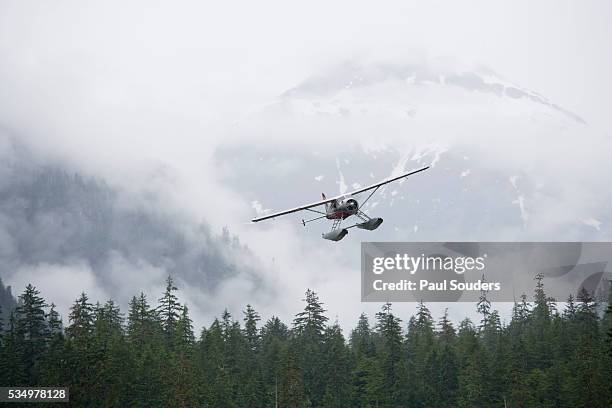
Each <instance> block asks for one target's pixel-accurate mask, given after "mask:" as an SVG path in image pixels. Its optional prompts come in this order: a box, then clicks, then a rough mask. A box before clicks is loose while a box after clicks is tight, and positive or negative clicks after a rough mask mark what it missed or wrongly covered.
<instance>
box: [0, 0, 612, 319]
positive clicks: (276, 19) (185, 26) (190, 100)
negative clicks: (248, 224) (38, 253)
mask: <svg viewBox="0 0 612 408" xmlns="http://www.w3.org/2000/svg"><path fill="white" fill-rule="evenodd" d="M611 23H612V4H611V3H610V2H609V1H605V0H601V1H580V2H577V1H559V0H556V1H553V0H550V1H538V2H534V1H505V2H491V1H453V2H448V1H428V2H422V1H398V2H384V4H373V3H372V2H355V1H335V2H324V1H313V2H308V3H291V2H282V1H277V2H269V1H258V2H225V3H220V2H200V1H193V2H187V1H167V2H162V1H156V2H153V1H141V2H139V1H132V2H120V1H116V2H115V1H104V2H97V3H94V2H83V1H54V2H44V1H23V0H21V1H8V0H0V61H1V62H0V89H2V92H0V127H2V128H3V129H6V130H7V131H9V132H10V133H11V134H13V135H16V136H17V137H18V138H20V139H21V140H23V141H24V142H26V143H27V144H29V145H30V146H32V147H33V148H34V149H35V150H36V151H37V152H38V153H39V154H40V155H41V156H44V157H52V158H54V159H55V160H60V161H63V162H66V163H69V164H70V165H71V166H74V167H76V168H78V169H80V170H81V171H83V172H84V173H87V174H91V175H96V176H100V177H104V178H106V179H107V180H109V181H110V182H111V183H115V185H118V186H121V187H122V188H125V189H127V190H136V191H137V190H139V189H142V188H144V187H145V186H144V185H145V184H146V182H147V179H148V178H147V177H148V176H147V169H150V167H151V166H152V165H159V164H163V165H167V166H169V168H171V169H172V171H173V172H175V173H174V174H176V180H177V181H176V183H177V185H176V186H174V188H173V192H174V193H175V194H173V195H172V196H171V197H168V198H167V201H168V203H167V204H168V205H169V206H172V207H173V208H180V209H181V210H183V211H184V212H185V213H186V214H189V215H190V216H192V217H193V218H194V219H197V220H202V219H203V220H205V221H206V222H207V223H209V224H210V225H211V227H212V228H213V229H215V230H219V229H220V228H221V227H223V226H224V225H228V222H227V218H228V217H230V215H231V214H240V215H241V217H242V216H244V218H245V219H248V217H249V216H250V215H252V214H250V213H248V212H247V210H250V203H249V202H247V201H246V200H245V197H243V196H241V194H240V192H239V191H235V190H233V189H231V188H227V186H223V185H220V184H219V177H218V176H219V175H218V169H217V168H216V166H215V163H214V161H213V160H212V156H213V155H214V153H215V150H216V148H217V147H218V145H219V143H221V142H222V141H223V140H225V138H226V137H227V134H228V129H231V128H232V126H233V124H234V123H235V122H236V121H238V120H240V119H241V118H243V117H244V116H246V115H248V114H249V113H250V112H253V111H256V110H258V109H260V108H261V107H262V106H264V105H266V104H268V103H270V102H271V101H273V100H274V98H276V97H277V96H278V95H280V94H281V93H283V92H284V91H286V90H287V89H289V88H291V87H293V86H295V85H296V84H298V83H300V82H301V81H303V80H304V79H306V78H308V77H309V76H311V75H312V74H313V73H316V72H319V71H321V70H325V69H326V68H328V67H330V66H333V65H335V64H338V63H339V62H341V61H343V60H346V59H352V58H366V59H367V58H372V59H377V58H380V59H385V60H389V59H391V60H393V59H402V58H404V57H403V56H405V55H423V56H425V57H427V58H429V57H431V58H434V57H439V56H443V57H444V56H450V57H454V58H459V59H460V60H461V61H464V62H466V63H469V64H482V65H485V66H487V67H490V68H492V69H494V70H495V71H496V72H498V73H499V74H501V75H502V76H504V77H505V78H507V79H508V80H511V81H512V82H514V83H517V84H520V85H521V86H523V87H525V88H528V89H530V90H533V91H535V92H538V93H540V94H542V95H545V96H546V97H547V98H548V99H550V100H551V101H553V102H554V103H556V104H558V105H560V106H562V107H563V108H565V109H568V110H570V111H572V112H575V113H576V114H578V115H579V116H581V117H582V118H584V119H585V120H586V122H587V123H588V126H589V128H590V129H591V130H592V131H594V132H599V133H601V134H604V135H607V136H609V135H610V130H611V129H612V116H611V115H610V114H609V112H610V108H609V107H610V106H612V80H611V79H610V72H612V48H611V47H610V44H609V39H610V38H612V24H611ZM241 135H242V137H244V143H245V144H246V146H249V144H250V143H252V144H253V145H257V144H258V143H259V142H260V141H259V140H257V139H256V138H252V137H251V136H252V135H249V134H248V132H245V133H241ZM257 137H260V138H263V137H265V136H264V135H262V134H261V133H258V134H257ZM213 190H214V191H215V194H214V198H213V199H211V198H210V197H211V194H210V192H211V191H213ZM296 204H297V203H296ZM212 214H215V215H214V216H213V215H212ZM283 225H284V224H281V225H280V226H279V231H276V232H275V233H277V234H282V236H284V237H286V240H285V242H283V243H282V245H280V247H277V248H276V249H275V253H277V254H281V255H280V256H277V259H276V260H275V262H277V263H282V262H285V264H284V265H283V266H285V267H288V266H289V265H291V264H292V262H295V259H293V260H292V259H291V256H292V255H291V254H293V253H294V252H293V251H295V248H296V247H300V248H301V251H305V252H304V253H306V254H307V252H306V249H305V248H307V249H308V250H312V249H313V248H312V247H311V246H308V245H310V244H308V245H307V246H306V247H304V246H303V245H304V244H303V243H302V242H301V241H300V237H299V236H298V237H295V236H294V235H295V234H294V231H293V230H287V231H283V228H285V227H284V226H283ZM237 228H238V230H240V228H243V227H237ZM261 234H263V235H258V233H252V232H248V231H247V232H245V233H244V240H246V242H247V243H249V244H251V246H252V247H253V248H254V249H255V250H256V251H260V252H259V253H256V255H259V256H261V257H262V258H270V257H271V255H270V252H266V249H265V248H263V247H262V244H261V242H262V237H267V238H270V235H267V234H268V232H267V231H265V230H264V231H263V232H261ZM553 238H554V237H551V239H553ZM249 240H250V242H249ZM324 244H327V242H324ZM319 250H320V251H321V252H320V253H318V252H316V249H315V255H317V254H318V255H320V256H329V255H323V254H325V252H323V250H322V249H319ZM334 251H338V249H337V248H336V249H334ZM333 254H334V252H332V256H333ZM334 267H338V268H341V267H342V265H335V266H334ZM268 273H275V272H274V271H272V272H268ZM307 273H308V266H304V268H303V269H301V270H298V273H297V274H296V276H294V277H293V278H291V279H290V280H291V281H293V282H294V286H295V287H304V286H305V285H308V284H311V283H312V281H313V279H310V278H308V277H307V276H301V275H300V274H307ZM319 278H320V277H317V278H316V279H319ZM316 279H315V281H316ZM90 284H91V283H90V282H88V283H87V285H90ZM334 285H337V286H338V288H339V289H338V290H341V282H339V281H335V282H330V287H334ZM290 296H294V294H293V293H292V294H291V295H290ZM279 302H280V304H282V307H290V308H295V304H292V305H288V304H286V303H283V302H288V300H279ZM228 303H231V301H230V300H229V299H228ZM338 303H339V302H338ZM267 307H269V309H270V310H272V309H273V308H274V307H273V305H268V306H267ZM347 309H348V310H343V311H338V310H334V311H335V312H338V313H344V312H346V313H347V314H348V313H350V314H351V315H350V316H349V317H348V319H349V320H353V319H354V318H356V316H357V313H356V312H353V311H352V309H353V307H352V306H351V307H347Z"/></svg>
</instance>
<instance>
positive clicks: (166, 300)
mask: <svg viewBox="0 0 612 408" xmlns="http://www.w3.org/2000/svg"><path fill="white" fill-rule="evenodd" d="M177 290H178V288H177V287H176V286H175V284H174V280H173V279H172V277H171V276H168V278H167V279H166V289H165V291H164V294H163V296H162V297H161V298H160V299H159V306H158V307H157V313H158V315H159V319H160V321H161V325H162V328H163V330H164V334H165V337H166V341H167V343H168V345H169V346H170V347H171V346H172V341H173V340H174V336H175V332H176V325H177V323H178V320H179V316H180V315H181V309H182V307H181V304H180V303H179V301H178V297H177V296H176V295H175V292H176V291H177Z"/></svg>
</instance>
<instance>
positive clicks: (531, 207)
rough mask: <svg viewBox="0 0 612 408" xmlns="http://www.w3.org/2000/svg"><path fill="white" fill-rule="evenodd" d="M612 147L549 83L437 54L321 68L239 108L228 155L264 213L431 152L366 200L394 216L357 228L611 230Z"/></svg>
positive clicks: (506, 232)
mask: <svg viewBox="0 0 612 408" xmlns="http://www.w3.org/2000/svg"><path fill="white" fill-rule="evenodd" d="M245 140H248V143H245ZM594 146H599V147H601V148H594ZM606 149H607V150H608V151H609V150H610V142H609V141H608V140H606V139H605V138H604V136H603V135H599V134H597V133H596V132H594V131H593V130H592V129H591V128H590V127H589V125H588V123H587V122H586V121H585V120H584V119H582V118H581V117H580V116H579V115H578V114H576V113H573V112H571V111H569V110H568V109H565V108H563V107H561V106H558V105H557V104H555V103H554V102H552V101H550V100H548V99H547V98H546V97H545V96H542V95H540V94H538V93H536V92H534V91H531V90H529V89H525V88H523V87H521V86H519V85H517V84H514V83H512V82H510V81H508V80H505V79H503V78H501V76H500V75H498V74H496V73H495V72H494V71H493V70H491V69H488V68H483V67H467V66H462V65H461V64H459V63H457V62H456V61H452V60H449V59H438V60H414V61H411V62H408V63H401V64H396V63H381V62H347V63H342V64H339V65H337V66H334V67H331V68H330V69H328V70H325V71H323V72H320V73H317V74H315V75H313V76H311V77H310V78H307V79H306V80H304V81H303V82H301V83H299V84H297V85H296V86H295V87H292V88H291V89H288V90H287V91H285V92H283V93H282V94H281V95H280V96H279V97H278V98H277V99H276V100H275V101H272V102H271V103H269V104H267V105H266V106H264V107H262V108H261V109H258V110H257V111H256V112H255V113H252V114H251V115H249V116H248V117H246V118H244V119H243V120H241V121H240V122H239V123H238V124H237V126H236V128H235V130H234V131H233V133H232V137H231V138H229V139H228V141H227V142H226V143H225V144H224V145H223V146H222V147H221V148H219V150H218V152H217V158H218V160H219V164H220V166H221V167H222V168H224V169H225V173H224V174H225V178H226V181H228V182H229V184H230V185H233V186H234V187H235V188H236V189H238V190H239V191H241V192H242V193H243V194H244V196H245V199H246V200H248V201H249V202H251V203H252V206H253V214H254V215H255V214H256V213H257V212H264V211H266V210H279V209H282V208H285V207H290V206H293V205H296V204H299V203H301V202H309V201H312V200H315V199H317V198H318V197H319V196H320V192H321V191H324V192H327V193H337V192H341V193H342V192H345V191H350V190H352V189H353V188H356V187H358V186H360V185H365V184H368V183H371V182H373V181H376V180H379V179H383V178H386V177H388V176H391V175H393V174H396V173H399V172H400V171H403V170H409V169H412V168H417V167H420V166H422V165H425V164H430V165H432V168H431V169H430V170H429V171H428V172H426V173H424V174H420V175H417V176H414V177H413V178H410V179H408V180H406V181H404V182H402V183H398V184H393V185H390V186H388V187H387V188H385V189H384V190H383V191H382V192H379V193H378V194H377V195H376V196H374V197H373V198H372V199H371V200H370V201H369V202H368V203H367V206H366V209H367V210H369V211H370V212H371V213H372V214H375V215H377V216H382V217H383V218H385V219H386V221H387V222H386V223H385V224H383V226H382V227H381V228H380V229H379V230H377V231H376V232H374V233H367V232H363V231H359V232H356V233H351V234H352V235H353V236H355V235H358V238H353V239H356V240H358V241H361V240H417V239H418V240H446V239H448V240H517V239H521V240H530V239H533V240H550V239H554V240H599V239H607V238H609V237H610V227H609V226H610V221H611V217H610V208H609V205H608V204H607V202H608V201H609V200H608V198H609V197H608V196H609V192H608V190H609V189H606V188H605V186H606V185H609V181H610V176H609V174H612V173H611V172H610V171H609V169H607V168H609V165H607V164H606V160H605V153H604V152H605V150H606ZM364 198H365V197H364ZM301 216H302V215H298V216H294V217H290V218H292V219H293V220H294V221H297V220H299V219H300V218H301ZM297 224H298V223H297V222H296V225H297ZM299 227H300V228H302V227H301V225H300V226H299ZM270 228H273V226H272V227H270ZM328 228H329V226H328V225H325V224H323V225H320V226H314V225H313V227H312V228H311V229H314V230H317V231H318V230H320V231H325V230H327V229H328ZM305 234H310V235H312V236H315V237H318V233H314V232H306V233H305ZM351 234H349V238H350V237H351Z"/></svg>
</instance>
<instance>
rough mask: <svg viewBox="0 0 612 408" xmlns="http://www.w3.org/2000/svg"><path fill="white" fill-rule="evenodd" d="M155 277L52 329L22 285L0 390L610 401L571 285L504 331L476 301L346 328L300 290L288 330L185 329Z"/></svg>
mask: <svg viewBox="0 0 612 408" xmlns="http://www.w3.org/2000/svg"><path fill="white" fill-rule="evenodd" d="M166 283H167V285H166V289H165V292H164V293H163V294H162V295H161V297H160V298H159V299H158V300H157V299H148V298H147V297H146V296H145V295H144V294H140V295H138V296H135V297H134V298H133V299H132V300H131V302H130V304H129V310H127V312H126V313H124V312H122V311H121V310H120V309H119V307H118V306H117V304H115V303H114V302H113V301H112V300H109V301H107V302H106V303H104V304H100V303H96V304H93V303H92V301H91V300H90V299H89V298H88V296H87V295H86V294H85V293H83V294H82V295H81V296H80V297H79V298H78V299H77V300H76V301H75V302H74V304H73V305H72V307H71V310H70V315H69V316H67V317H68V319H67V321H66V322H62V321H61V320H60V316H59V315H58V313H57V311H56V310H55V306H54V305H53V304H47V301H46V300H45V299H44V298H43V297H42V296H41V293H40V292H39V290H38V289H37V288H35V287H33V286H31V285H29V286H27V287H26V289H25V291H24V292H23V293H22V294H21V295H20V296H19V298H18V304H17V307H16V308H15V309H14V310H13V311H11V312H10V313H6V314H5V315H8V317H7V318H6V319H5V324H4V327H3V328H2V329H1V330H0V333H2V335H1V338H0V344H1V348H0V356H1V358H0V383H1V385H2V386H9V385H10V386H26V385H31V386H33V385H36V386H68V387H70V400H71V404H70V405H71V406H84V407H85V406H86V407H98V406H100V407H175V406H176V407H196V406H202V407H276V406H278V407H590V408H595V407H610V406H612V391H611V385H612V381H611V380H612V351H611V343H610V342H611V341H612V309H611V308H610V307H609V306H608V309H607V312H606V313H605V314H604V315H603V316H598V313H597V311H596V310H597V309H596V304H595V302H594V301H593V299H592V298H591V297H590V295H589V293H588V292H586V291H585V290H582V291H581V292H579V293H578V294H577V295H576V297H575V298H574V296H570V297H569V298H568V299H567V301H566V302H565V303H564V306H563V307H562V308H561V309H562V310H557V303H555V302H554V301H553V300H552V299H550V298H548V297H547V295H546V293H545V288H544V284H543V279H542V277H541V276H538V277H536V280H535V290H534V293H533V296H529V297H528V296H525V295H523V296H522V298H521V300H520V301H519V302H517V303H516V304H515V305H514V308H513V313H512V317H511V320H510V322H509V323H508V324H502V322H501V319H500V316H499V314H498V312H497V311H495V310H493V309H492V307H491V304H490V303H489V302H488V300H487V298H486V294H484V293H483V294H482V296H481V298H480V301H479V302H478V304H477V305H475V307H476V308H477V310H478V312H479V316H480V321H474V322H472V321H470V320H469V319H465V320H463V321H462V322H460V323H459V324H453V323H452V322H451V321H450V320H449V319H448V316H447V315H446V314H445V315H444V316H442V317H440V318H439V319H434V318H433V317H432V315H431V313H430V311H429V310H428V308H427V305H425V304H423V303H420V304H418V306H417V309H416V312H415V315H414V316H411V317H405V316H397V315H395V314H394V313H393V309H392V306H391V305H390V304H385V305H383V306H382V308H381V310H380V311H379V312H378V313H377V314H376V316H375V318H374V319H373V320H369V319H368V318H367V317H366V316H365V315H364V314H362V315H361V316H359V317H358V318H357V319H356V325H355V327H354V328H353V329H352V330H351V331H350V333H343V331H342V330H341V328H340V327H339V325H338V324H335V323H333V322H331V321H330V320H329V318H328V317H327V316H326V310H325V309H324V304H323V303H322V301H321V300H320V299H319V298H318V296H317V294H316V293H315V292H313V291H311V290H308V291H306V295H305V298H304V309H303V311H301V312H299V313H298V314H297V315H296V316H295V318H294V320H293V321H292V322H286V323H285V322H282V321H281V320H280V319H278V318H276V317H272V318H270V319H269V320H267V321H262V320H261V318H260V316H259V314H258V313H257V311H256V310H254V309H253V308H252V307H251V306H249V305H246V306H245V309H244V312H243V315H242V316H232V315H231V314H230V313H228V312H227V311H225V312H224V313H223V314H222V315H221V316H220V317H219V318H217V319H215V320H214V321H213V322H212V323H211V324H210V325H209V326H207V327H204V328H202V329H201V330H195V329H194V327H193V324H192V321H191V319H190V317H189V309H188V307H187V305H182V304H181V303H180V297H179V296H178V294H179V291H178V289H177V287H176V285H175V283H174V282H173V281H172V279H171V278H168V280H167V282H166ZM57 405H58V406H62V405H63V404H59V403H58V404H57ZM63 406H65V405H63Z"/></svg>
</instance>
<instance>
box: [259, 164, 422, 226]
mask: <svg viewBox="0 0 612 408" xmlns="http://www.w3.org/2000/svg"><path fill="white" fill-rule="evenodd" d="M428 168H429V166H426V167H423V168H421V169H418V170H413V171H410V172H408V173H404V174H402V175H399V176H397V177H393V178H391V179H387V180H383V181H380V182H378V183H375V184H372V185H369V186H367V187H363V188H360V189H358V190H355V191H351V192H349V193H345V194H340V195H338V196H336V197H331V198H326V199H324V200H321V201H316V202H314V203H310V204H306V205H301V206H299V207H295V208H290V209H288V210H284V211H279V212H275V213H273V214H267V215H263V216H261V217H257V218H253V219H252V220H251V222H259V221H263V220H268V219H270V218H275V217H280V216H281V215H285V214H291V213H294V212H298V211H302V210H307V209H309V208H313V207H318V206H320V205H323V204H326V203H330V202H332V201H335V200H338V199H340V198H345V197H347V196H353V195H357V194H359V193H363V192H364V191H368V190H371V189H373V188H378V187H380V186H382V185H385V184H387V183H391V182H393V181H395V180H399V179H401V178H404V177H408V176H411V175H413V174H416V173H419V172H421V171H424V170H427V169H428Z"/></svg>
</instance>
